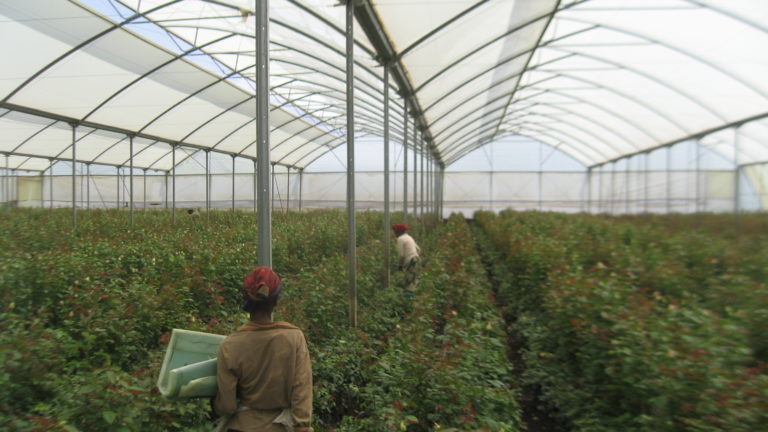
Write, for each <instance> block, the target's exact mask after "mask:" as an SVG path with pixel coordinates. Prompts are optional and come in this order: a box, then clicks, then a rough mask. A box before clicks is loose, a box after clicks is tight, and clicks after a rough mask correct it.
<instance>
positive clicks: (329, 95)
mask: <svg viewBox="0 0 768 432" xmlns="http://www.w3.org/2000/svg"><path fill="white" fill-rule="evenodd" d="M273 61H277V62H280V63H286V64H291V65H294V66H301V67H303V65H301V64H299V63H294V62H292V61H286V60H282V59H280V60H278V59H274V58H273ZM308 70H311V71H312V72H313V73H318V74H321V75H325V76H327V77H328V78H331V79H333V80H336V81H341V82H343V78H339V77H335V76H333V75H330V74H327V73H324V72H321V71H319V70H312V69H308ZM297 81H302V82H306V83H309V84H311V85H313V86H316V87H320V88H327V89H329V90H332V92H331V93H326V94H327V95H328V97H332V98H334V99H337V100H338V99H341V98H339V97H334V96H332V95H334V94H336V93H339V94H341V93H342V92H339V91H338V90H337V89H334V88H332V87H329V86H327V85H323V84H320V83H316V82H312V81H304V80H298V79H297ZM356 89H357V90H360V91H363V90H362V89H360V88H359V87H356ZM317 93H318V94H319V93H320V92H317ZM363 93H364V94H366V95H368V96H370V97H371V98H372V100H374V101H378V99H376V98H375V97H374V95H371V94H370V93H367V92H364V91H363ZM356 100H360V101H363V102H364V103H365V105H369V106H371V107H372V108H373V109H368V110H366V112H369V113H371V114H372V115H376V114H378V112H377V111H376V110H375V106H374V104H373V103H371V102H370V101H366V100H365V99H363V98H356ZM333 106H334V107H336V108H339V109H340V110H343V107H342V106H339V105H333ZM302 111H304V110H302ZM382 112H383V111H382ZM320 120H322V119H320ZM323 122H325V121H324V120H323Z"/></svg>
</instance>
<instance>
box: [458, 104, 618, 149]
mask: <svg viewBox="0 0 768 432" xmlns="http://www.w3.org/2000/svg"><path fill="white" fill-rule="evenodd" d="M533 105H539V104H538V103H535V102H534V104H533ZM546 106H550V107H552V108H554V109H558V110H560V111H563V112H565V113H569V114H574V113H573V112H572V111H569V110H566V109H564V108H562V107H560V106H559V105H552V104H547V105H546ZM504 109H506V106H500V107H499V108H496V109H495V110H494V111H491V113H493V112H496V111H500V110H504ZM524 109H530V107H526V108H524ZM528 114H535V115H538V116H542V117H545V118H551V117H550V116H549V115H545V114H539V113H532V112H525V115H528ZM576 117H577V118H582V117H581V116H578V115H576ZM499 118H501V119H502V120H503V118H502V117H499ZM619 119H621V118H619ZM478 120H479V118H478ZM553 120H556V121H557V122H563V120H561V119H553ZM587 120H588V121H592V122H593V123H596V121H593V120H590V119H587ZM472 121H475V120H472ZM494 121H495V120H494V119H491V120H490V121H488V122H486V123H487V125H486V126H484V127H483V129H487V128H488V127H489V126H492V125H490V123H492V122H494ZM568 124H569V125H571V126H573V127H574V128H575V129H577V130H580V131H582V132H583V133H584V134H585V135H588V136H593V137H595V139H596V140H597V141H602V142H604V140H603V139H599V138H597V137H596V136H595V135H594V133H591V132H588V131H587V130H583V129H581V128H579V127H576V126H575V125H573V124H571V123H568ZM494 128H495V129H496V131H497V132H498V127H497V126H496V127H494ZM604 129H605V130H606V131H608V132H610V133H612V134H614V135H617V136H619V137H621V134H619V133H618V132H617V131H614V130H613V129H610V128H604ZM475 131H476V129H475V130H470V131H467V132H466V133H465V134H464V135H462V136H461V137H459V138H457V139H456V140H455V141H454V142H453V144H450V145H447V146H445V148H444V151H445V152H446V153H449V152H452V151H454V150H457V149H460V148H461V147H462V146H464V145H465V144H464V142H462V141H463V140H464V139H465V138H466V137H467V136H468V135H470V134H471V133H473V132H475ZM493 135H496V134H493ZM491 139H493V138H491ZM584 146H585V147H586V148H589V149H592V150H593V151H594V152H595V153H597V154H601V153H603V152H602V151H600V150H599V149H597V148H595V147H593V146H591V145H589V144H586V143H585V144H584ZM609 148H610V147H609ZM459 151H460V150H459Z"/></svg>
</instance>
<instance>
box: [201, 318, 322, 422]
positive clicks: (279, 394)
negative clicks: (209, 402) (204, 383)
mask: <svg viewBox="0 0 768 432" xmlns="http://www.w3.org/2000/svg"><path fill="white" fill-rule="evenodd" d="M217 359H218V360H217V369H218V371H217V382H218V387H219V389H218V392H217V394H216V400H215V403H214V407H215V409H216V412H217V413H218V414H219V415H221V416H226V415H232V414H233V415H232V418H231V419H230V420H229V422H228V423H227V428H230V429H237V430H241V431H243V432H251V431H254V432H255V431H258V432H270V431H275V432H284V431H285V429H284V428H283V427H282V426H278V425H274V424H273V423H272V421H273V420H275V418H276V417H277V416H278V415H279V414H280V412H281V411H282V410H283V409H286V408H290V409H291V411H292V414H293V421H294V424H295V427H296V431H297V432H302V431H305V430H308V429H305V428H307V427H309V426H310V422H311V419H312V366H311V363H310V359H309V351H308V350H307V342H306V339H305V338H304V333H302V331H301V330H300V329H299V328H298V327H296V326H294V325H292V324H290V323H287V322H281V321H278V322H274V323H272V324H256V323H253V322H248V323H246V324H245V325H243V326H242V327H240V328H239V329H238V330H237V331H236V332H235V333H232V334H231V335H229V336H228V337H227V338H226V339H224V341H223V342H222V343H221V345H219V354H218V357H217Z"/></svg>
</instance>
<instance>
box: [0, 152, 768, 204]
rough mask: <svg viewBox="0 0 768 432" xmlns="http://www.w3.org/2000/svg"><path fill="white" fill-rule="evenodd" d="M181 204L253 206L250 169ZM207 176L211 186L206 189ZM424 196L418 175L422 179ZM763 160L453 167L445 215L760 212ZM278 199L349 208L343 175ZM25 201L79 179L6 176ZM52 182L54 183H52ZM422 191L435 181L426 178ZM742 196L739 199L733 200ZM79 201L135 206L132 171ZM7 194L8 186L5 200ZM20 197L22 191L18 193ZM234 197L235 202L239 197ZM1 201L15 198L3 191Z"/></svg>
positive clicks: (315, 177)
mask: <svg viewBox="0 0 768 432" xmlns="http://www.w3.org/2000/svg"><path fill="white" fill-rule="evenodd" d="M175 178H176V180H175V196H176V198H175V201H176V207H179V208H188V207H194V208H205V207H206V191H208V192H207V194H208V196H210V200H209V203H208V205H209V206H210V207H211V208H231V207H236V208H253V207H254V176H253V175H252V174H244V173H238V174H235V175H234V176H233V175H232V174H211V175H208V176H205V175H198V174H185V175H177V176H176V177H175ZM206 178H207V186H206ZM417 178H418V186H417V187H418V188H419V192H418V193H419V194H420V193H421V176H418V177H417ZM765 178H766V165H764V164H762V165H754V166H749V167H746V168H744V169H742V170H741V171H740V175H739V182H738V187H737V185H736V183H735V179H736V175H735V172H734V171H728V170H700V171H689V170H676V171H641V172H632V171H630V172H626V171H602V172H599V171H598V172H593V173H592V174H591V175H590V174H589V173H586V172H498V171H497V172H447V173H445V177H444V191H443V197H444V198H443V213H444V215H448V214H450V213H453V212H459V213H463V214H465V215H466V216H471V215H472V214H473V213H474V211H475V210H478V209H483V210H491V211H499V210H503V209H506V208H513V209H518V210H541V211H558V212H566V213H573V212H582V211H584V212H586V211H588V212H592V213H609V214H625V213H648V212H650V213H668V212H672V213H694V212H717V213H723V212H733V211H737V210H738V211H762V210H763V209H765V206H766V204H768V182H766V181H765ZM272 179H273V186H272V204H273V208H274V209H276V210H294V209H299V208H303V209H307V208H328V207H345V206H346V173H344V172H322V173H303V174H301V175H300V174H299V173H298V172H292V173H290V174H288V173H285V172H283V173H275V174H274V175H273V176H272ZM233 181H234V188H233V183H232V182H233ZM9 182H10V184H12V187H9V188H8V189H10V190H13V191H14V193H13V194H12V195H11V197H15V196H18V197H20V198H19V199H20V201H23V205H25V206H43V207H49V206H51V202H52V203H53V207H71V205H72V190H73V189H72V176H66V175H54V176H34V177H24V176H21V177H11V178H9ZM51 184H53V188H52V189H51ZM173 184H174V181H173V176H170V175H169V176H165V175H155V174H152V175H142V174H140V173H139V174H134V176H133V189H134V198H133V205H134V207H135V208H164V207H171V206H172V203H173V190H174V185H173ZM383 184H384V174H383V173H381V172H358V173H356V174H355V190H356V208H358V209H360V210H382V209H383V208H384V191H383ZM389 184H390V203H391V204H390V209H391V210H392V211H401V210H402V209H403V207H402V205H403V173H402V172H401V171H397V172H391V173H390V179H389ZM407 187H408V208H409V211H413V208H414V202H413V201H414V181H413V173H412V172H409V173H408V186H407ZM424 187H425V189H426V188H427V187H428V179H427V176H425V180H424ZM737 193H738V197H739V199H738V205H737V203H736V201H735V200H734V197H735V196H736V194H737ZM75 194H76V197H75V202H76V205H77V206H78V207H80V208H115V207H118V206H120V207H123V208H125V207H129V206H130V201H131V200H130V176H129V175H126V174H122V175H120V176H119V178H118V177H116V176H115V175H92V176H83V175H77V176H75ZM6 195H8V193H7V192H6V193H5V194H4V195H3V197H5V196H6ZM13 200H14V201H15V198H13ZM233 200H234V204H233ZM4 201H6V202H7V201H8V200H6V199H5V198H4Z"/></svg>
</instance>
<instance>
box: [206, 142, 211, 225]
mask: <svg viewBox="0 0 768 432" xmlns="http://www.w3.org/2000/svg"><path fill="white" fill-rule="evenodd" d="M204 152H205V217H206V218H208V219H210V217H211V216H210V215H211V151H210V150H205V151H204Z"/></svg>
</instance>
